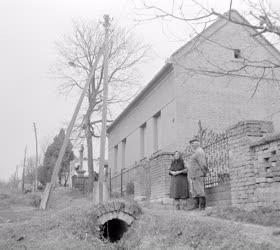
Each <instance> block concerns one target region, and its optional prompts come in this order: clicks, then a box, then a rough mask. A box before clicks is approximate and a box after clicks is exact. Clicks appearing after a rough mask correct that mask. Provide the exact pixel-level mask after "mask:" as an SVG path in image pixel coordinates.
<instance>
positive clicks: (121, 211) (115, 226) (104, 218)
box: [94, 200, 142, 242]
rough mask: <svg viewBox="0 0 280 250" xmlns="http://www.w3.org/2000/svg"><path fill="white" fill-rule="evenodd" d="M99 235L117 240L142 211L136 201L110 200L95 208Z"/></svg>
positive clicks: (110, 239)
mask: <svg viewBox="0 0 280 250" xmlns="http://www.w3.org/2000/svg"><path fill="white" fill-rule="evenodd" d="M94 209H95V214H96V215H97V221H96V224H97V225H98V229H99V236H100V238H101V239H103V240H108V241H110V242H116V241H118V240H120V239H121V238H122V237H123V235H124V234H125V233H126V232H127V231H128V230H129V227H130V225H131V224H132V223H133V221H134V220H136V219H137V218H138V216H139V215H140V214H141V213H142V210H141V208H140V206H139V205H138V204H137V203H135V202H131V201H130V202H127V201H118V200H117V201H116V200H115V201H109V202H107V203H105V204H100V205H98V206H96V207H95V208H94Z"/></svg>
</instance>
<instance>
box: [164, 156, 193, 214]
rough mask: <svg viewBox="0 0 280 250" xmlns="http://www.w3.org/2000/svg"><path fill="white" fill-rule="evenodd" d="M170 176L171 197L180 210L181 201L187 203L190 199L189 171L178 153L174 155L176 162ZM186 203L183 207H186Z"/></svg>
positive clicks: (170, 170)
mask: <svg viewBox="0 0 280 250" xmlns="http://www.w3.org/2000/svg"><path fill="white" fill-rule="evenodd" d="M169 174H170V175H171V182H170V197H171V198H173V199H174V201H175V207H176V209H178V210H180V209H181V206H180V200H183V201H185V202H184V203H186V200H187V198H189V188H188V177H187V176H188V173H187V169H186V168H185V165H184V161H183V159H182V157H181V155H180V153H179V152H178V151H176V152H175V153H174V160H173V161H172V163H171V166H170V169H169ZM184 203H183V204H182V206H184V205H186V204H184Z"/></svg>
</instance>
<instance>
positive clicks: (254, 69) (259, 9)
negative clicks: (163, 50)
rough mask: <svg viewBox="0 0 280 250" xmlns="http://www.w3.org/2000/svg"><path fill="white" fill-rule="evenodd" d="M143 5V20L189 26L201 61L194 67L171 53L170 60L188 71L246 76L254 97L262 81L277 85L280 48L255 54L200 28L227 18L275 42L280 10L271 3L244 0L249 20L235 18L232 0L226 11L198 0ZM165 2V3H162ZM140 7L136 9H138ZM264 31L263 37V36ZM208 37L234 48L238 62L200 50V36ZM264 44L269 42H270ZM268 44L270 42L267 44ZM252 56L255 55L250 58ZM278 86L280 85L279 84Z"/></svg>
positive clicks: (216, 42)
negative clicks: (265, 54) (268, 54)
mask: <svg viewBox="0 0 280 250" xmlns="http://www.w3.org/2000/svg"><path fill="white" fill-rule="evenodd" d="M140 2H141V5H142V7H141V8H140V12H142V13H145V16H144V17H143V15H142V16H141V19H140V20H142V21H151V20H160V21H162V23H164V22H165V21H166V22H167V23H168V22H170V21H178V22H183V23H184V24H186V26H188V27H189V28H191V30H192V31H193V33H194V35H195V38H194V39H193V43H192V47H191V49H192V51H195V53H197V54H198V55H200V57H201V58H203V59H204V61H203V62H200V64H199V65H198V66H197V65H196V66H197V67H194V66H188V65H184V64H181V63H180V62H179V61H178V60H176V57H172V62H173V63H176V65H177V66H178V67H181V68H182V69H183V70H185V72H188V74H196V73H197V74H204V75H208V76H213V77H224V76H228V77H235V76H238V77H240V76H241V77H249V78H250V79H252V81H254V82H255V85H254V86H255V87H254V89H253V90H252V93H251V97H253V96H254V95H255V93H256V91H257V89H258V87H259V85H260V83H261V82H262V81H269V82H274V83H276V84H277V85H278V81H279V77H280V76H279V68H280V61H279V52H278V51H276V50H275V51H274V52H275V53H274V54H275V55H274V57H271V58H258V59H255V58H254V51H251V50H252V49H251V50H249V49H248V50H247V51H245V50H244V51H243V52H244V53H240V51H238V48H235V47H232V46H231V45H230V44H228V43H224V44H223V43H219V41H217V40H215V39H212V38H211V37H210V36H204V34H203V31H204V30H206V29H207V27H208V26H209V25H210V24H212V23H214V22H215V21H216V20H217V19H223V20H226V21H227V22H230V23H233V24H236V25H240V26H243V27H244V28H246V29H247V30H249V31H250V32H249V33H250V35H251V36H252V37H256V38H258V37H259V36H261V38H262V39H263V40H265V39H266V37H269V38H270V39H271V40H274V41H275V44H278V43H279V42H280V40H279V39H280V11H275V10H273V9H272V8H271V6H270V4H269V3H268V1H266V0H260V1H258V2H257V3H255V2H253V1H250V0H247V1H246V4H247V6H248V10H249V11H248V13H247V18H248V19H249V20H250V22H251V23H249V22H248V21H247V20H246V19H244V18H236V17H235V16H236V15H234V14H233V13H234V12H235V11H234V10H233V9H232V6H233V0H229V1H228V6H229V8H228V11H227V12H226V13H219V12H217V11H216V10H214V9H213V8H207V7H205V6H203V5H202V4H201V3H200V1H199V0H190V1H189V2H188V5H187V4H186V1H184V0H170V1H169V3H170V5H169V7H167V8H166V7H165V8H163V7H161V6H160V5H159V4H158V5H152V4H151V3H150V1H145V0H140ZM191 3H192V4H193V6H192V7H193V8H192V9H193V10H194V11H193V15H190V12H189V11H188V9H189V8H190V4H191ZM165 6H166V5H165ZM138 10H139V9H138ZM264 35H265V37H264ZM200 39H203V40H207V42H208V43H211V44H214V45H215V46H219V47H220V48H222V49H223V50H230V51H233V52H234V55H235V56H236V57H238V58H239V63H238V64H233V63H231V62H229V61H227V62H226V61H223V62H221V61H220V63H218V62H217V60H215V58H214V60H213V58H210V57H207V55H205V53H203V51H202V50H200V48H199V46H198V44H199V40H200ZM263 46H270V44H269V43H267V44H264V43H263ZM270 47H271V46H270ZM252 58H254V59H252ZM278 87H279V86H278Z"/></svg>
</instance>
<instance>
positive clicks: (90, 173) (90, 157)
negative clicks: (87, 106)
mask: <svg viewBox="0 0 280 250" xmlns="http://www.w3.org/2000/svg"><path fill="white" fill-rule="evenodd" d="M86 139H87V151H88V177H89V192H92V191H93V182H94V174H93V152H92V136H91V132H90V120H89V119H88V120H87V122H86Z"/></svg>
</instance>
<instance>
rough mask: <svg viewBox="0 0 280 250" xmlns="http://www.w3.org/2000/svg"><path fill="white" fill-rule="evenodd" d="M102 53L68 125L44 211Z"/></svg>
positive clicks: (43, 203)
mask: <svg viewBox="0 0 280 250" xmlns="http://www.w3.org/2000/svg"><path fill="white" fill-rule="evenodd" d="M101 53H102V49H100V50H99V53H98V55H97V57H96V59H95V61H94V64H93V66H92V70H91V73H90V75H89V77H88V80H87V82H86V84H85V86H84V88H83V91H82V93H81V96H80V98H79V100H78V103H77V105H76V108H75V110H74V113H73V116H72V119H71V121H70V123H69V125H68V128H67V130H66V134H65V138H64V141H63V144H62V147H61V149H60V151H59V154H58V158H57V160H56V163H55V166H54V170H53V173H52V178H51V182H50V183H47V185H46V188H45V190H44V194H43V197H42V200H41V203H40V209H43V210H45V209H46V208H47V206H48V202H49V199H50V196H51V193H52V191H53V188H54V186H55V183H56V180H57V175H58V172H59V169H60V167H61V163H62V159H63V156H64V153H65V151H66V147H67V145H68V143H69V140H70V135H71V132H72V130H73V126H74V124H75V121H76V118H77V115H78V113H79V110H80V108H81V105H82V102H83V99H84V97H85V95H86V93H87V91H88V88H89V85H90V82H91V81H92V78H93V76H94V73H95V69H96V67H97V64H98V61H99V59H100V57H101Z"/></svg>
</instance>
